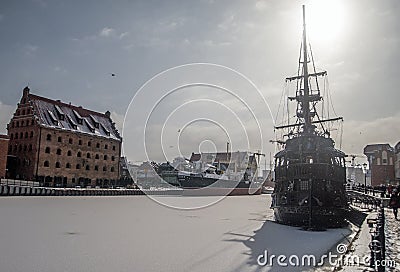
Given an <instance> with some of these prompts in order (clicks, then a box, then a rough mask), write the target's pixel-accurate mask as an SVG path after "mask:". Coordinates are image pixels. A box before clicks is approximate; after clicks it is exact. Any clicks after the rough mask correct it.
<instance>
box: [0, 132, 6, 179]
mask: <svg viewBox="0 0 400 272" xmlns="http://www.w3.org/2000/svg"><path fill="white" fill-rule="evenodd" d="M7 152H8V136H7V135H0V178H5V177H6V166H7Z"/></svg>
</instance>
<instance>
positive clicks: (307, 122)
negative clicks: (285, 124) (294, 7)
mask: <svg viewBox="0 0 400 272" xmlns="http://www.w3.org/2000/svg"><path fill="white" fill-rule="evenodd" d="M303 80H304V81H303V88H304V90H303V91H304V95H303V97H301V99H300V101H301V108H302V110H303V118H304V127H303V131H304V132H311V131H312V128H313V127H312V125H311V115H310V90H309V85H308V59H307V30H306V6H305V5H303Z"/></svg>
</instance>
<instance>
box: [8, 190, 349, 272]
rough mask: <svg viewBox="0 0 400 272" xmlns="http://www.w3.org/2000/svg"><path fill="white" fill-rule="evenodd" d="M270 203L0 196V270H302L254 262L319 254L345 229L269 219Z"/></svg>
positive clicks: (254, 200)
mask: <svg viewBox="0 0 400 272" xmlns="http://www.w3.org/2000/svg"><path fill="white" fill-rule="evenodd" d="M165 198H166V200H167V198H170V199H168V200H171V199H173V197H165ZM182 199H183V198H182V197H181V198H180V197H177V198H176V200H177V201H181V200H182ZM205 199H207V197H194V198H185V201H194V202H195V201H203V200H205ZM269 206H270V196H269V195H261V196H235V197H227V198H225V199H223V200H222V201H220V202H218V203H216V204H214V205H211V206H209V207H206V208H202V209H195V210H179V209H172V208H167V207H165V206H163V205H160V204H158V203H156V202H154V201H153V200H151V199H149V198H148V197H147V196H128V197H123V196H121V197H3V198H0V271H38V272H39V271H40V272H53V271H96V272H101V271H107V272H111V271H129V272H131V271H285V270H290V271H302V270H304V267H303V268H299V267H296V268H295V267H289V268H287V267H286V268H282V267H276V266H274V267H268V266H260V265H259V264H257V258H258V256H259V255H260V254H263V253H264V252H265V250H268V253H269V254H273V253H276V254H281V253H284V254H294V253H296V254H298V253H299V251H302V252H306V253H313V254H317V255H318V254H323V253H325V252H326V251H327V250H329V249H330V247H331V246H332V245H334V244H335V243H336V242H338V241H339V240H341V239H343V237H344V236H345V235H348V233H349V232H348V230H347V229H336V230H329V231H325V232H305V231H302V230H299V229H297V228H291V227H287V226H282V225H278V224H275V223H274V222H272V221H271V220H272V211H271V210H270V209H269Z"/></svg>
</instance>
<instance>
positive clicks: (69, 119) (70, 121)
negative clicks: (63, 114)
mask: <svg viewBox="0 0 400 272" xmlns="http://www.w3.org/2000/svg"><path fill="white" fill-rule="evenodd" d="M67 120H68V122H69V124H70V125H71V127H72V128H73V129H78V125H77V124H76V123H75V121H74V120H73V119H72V118H71V116H69V115H68V114H67Z"/></svg>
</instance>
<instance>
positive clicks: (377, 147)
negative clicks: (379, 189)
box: [364, 144, 395, 186]
mask: <svg viewBox="0 0 400 272" xmlns="http://www.w3.org/2000/svg"><path fill="white" fill-rule="evenodd" d="M364 155H366V156H367V158H368V163H369V169H370V171H371V184H372V186H377V185H381V184H393V183H395V171H394V162H395V153H394V148H393V147H391V146H390V145H389V144H371V145H367V146H366V147H365V148H364Z"/></svg>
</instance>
